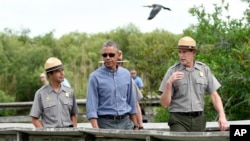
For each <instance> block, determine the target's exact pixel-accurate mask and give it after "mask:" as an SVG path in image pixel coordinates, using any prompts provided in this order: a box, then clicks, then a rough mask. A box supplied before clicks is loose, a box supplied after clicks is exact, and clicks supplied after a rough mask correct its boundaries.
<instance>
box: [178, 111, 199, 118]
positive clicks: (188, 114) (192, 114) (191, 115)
mask: <svg viewBox="0 0 250 141" xmlns="http://www.w3.org/2000/svg"><path fill="white" fill-rule="evenodd" d="M174 113H176V114H180V115H185V116H189V117H198V116H200V115H202V113H203V112H202V111H197V112H174Z"/></svg>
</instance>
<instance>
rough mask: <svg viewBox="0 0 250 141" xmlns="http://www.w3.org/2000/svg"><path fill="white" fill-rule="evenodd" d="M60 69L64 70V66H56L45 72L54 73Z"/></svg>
mask: <svg viewBox="0 0 250 141" xmlns="http://www.w3.org/2000/svg"><path fill="white" fill-rule="evenodd" d="M60 68H63V65H58V66H55V67H52V68H48V69H46V70H45V71H46V72H52V71H54V70H57V69H60Z"/></svg>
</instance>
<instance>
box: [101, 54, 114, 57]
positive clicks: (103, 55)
mask: <svg viewBox="0 0 250 141" xmlns="http://www.w3.org/2000/svg"><path fill="white" fill-rule="evenodd" d="M107 56H109V57H114V56H115V54H114V53H103V54H102V57H107Z"/></svg>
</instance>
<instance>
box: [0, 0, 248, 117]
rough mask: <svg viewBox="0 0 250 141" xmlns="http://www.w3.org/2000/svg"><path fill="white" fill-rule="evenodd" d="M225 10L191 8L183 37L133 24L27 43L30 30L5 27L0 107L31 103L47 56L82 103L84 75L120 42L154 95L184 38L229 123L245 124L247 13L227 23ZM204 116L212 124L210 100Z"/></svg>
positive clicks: (0, 40)
mask: <svg viewBox="0 0 250 141" xmlns="http://www.w3.org/2000/svg"><path fill="white" fill-rule="evenodd" d="M246 2H247V1H246ZM248 3H249V2H248ZM228 8H229V5H228V4H226V3H224V2H223V0H222V3H221V5H215V6H214V13H207V12H206V11H205V8H204V7H203V6H200V7H193V8H191V9H190V11H189V13H190V14H191V15H193V16H194V17H196V18H197V19H198V21H199V23H198V24H196V25H191V26H190V27H189V28H187V29H186V30H184V31H183V34H182V35H175V34H172V33H170V32H168V31H165V30H160V29H156V30H155V31H153V32H150V33H142V32H141V31H140V30H139V29H138V28H137V27H136V26H134V25H133V24H130V25H128V26H126V27H123V28H117V29H114V30H112V31H111V32H109V33H97V34H86V33H78V32H72V33H68V34H66V35H63V36H62V37H60V38H55V37H54V35H53V32H49V33H47V34H45V35H40V36H37V37H33V38H31V37H29V33H30V31H29V29H24V30H22V31H18V32H14V31H12V30H11V29H8V28H6V29H5V30H4V31H2V32H0V56H1V57H0V84H1V85H0V96H1V99H2V97H7V98H5V100H4V101H2V100H1V102H11V101H13V100H14V101H32V100H33V98H34V94H35V92H36V90H37V89H39V88H40V83H39V74H40V73H41V72H43V71H44V68H43V65H44V62H45V60H46V59H47V58H48V57H51V56H55V57H58V58H60V59H61V60H62V61H63V63H64V65H65V74H66V77H67V79H68V80H69V81H70V83H71V85H72V87H73V89H74V91H75V93H76V96H77V98H85V96H86V88H87V80H88V76H89V74H90V73H91V72H92V71H93V70H95V69H96V68H98V61H99V60H101V59H102V58H101V55H100V50H101V46H102V44H103V43H104V42H106V41H107V40H113V41H116V42H118V43H119V45H120V48H121V50H122V51H123V54H124V55H123V56H124V59H126V60H129V61H130V62H129V63H127V64H126V68H128V69H131V68H136V69H137V70H138V73H139V74H138V75H140V76H141V77H142V78H143V81H144V83H145V89H144V95H158V88H159V85H160V82H161V80H162V78H163V76H164V74H165V72H166V70H167V69H168V68H169V67H170V66H171V65H173V64H174V63H175V62H176V61H178V55H177V52H176V51H175V50H174V49H173V47H176V45H177V41H178V39H179V38H180V37H182V36H184V35H189V36H192V37H193V38H194V39H196V41H197V44H198V54H197V60H200V61H202V62H204V63H206V64H207V65H208V66H210V69H211V70H212V72H213V73H214V75H215V76H216V77H217V79H218V80H219V82H220V83H221V84H222V87H221V88H220V89H219V91H218V92H219V94H220V95H221V97H222V100H223V104H224V106H225V111H226V114H227V116H228V119H229V120H243V119H249V118H250V87H249V86H248V84H250V63H249V59H250V55H249V54H250V47H249V46H250V37H249V35H250V27H249V23H250V9H249V8H248V9H246V10H245V13H244V15H243V17H241V18H239V19H232V18H231V17H230V15H228V16H223V15H222V14H221V13H223V12H225V11H228ZM183 22H185V21H183ZM6 99H7V100H6ZM205 111H206V115H207V117H208V120H210V121H212V120H216V118H217V114H216V112H215V110H214V108H213V106H212V104H211V101H210V99H209V97H206V110H205ZM167 112H168V111H167V110H166V109H163V108H159V110H157V115H156V116H155V120H156V121H158V122H159V121H162V122H163V121H166V119H167V116H168V113H167Z"/></svg>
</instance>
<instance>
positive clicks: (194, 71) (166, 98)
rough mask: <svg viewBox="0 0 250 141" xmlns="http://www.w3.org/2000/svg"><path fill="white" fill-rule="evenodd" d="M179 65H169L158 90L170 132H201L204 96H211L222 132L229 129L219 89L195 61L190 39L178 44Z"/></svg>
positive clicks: (203, 116) (212, 76)
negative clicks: (166, 113) (166, 114)
mask: <svg viewBox="0 0 250 141" xmlns="http://www.w3.org/2000/svg"><path fill="white" fill-rule="evenodd" d="M177 49H178V55H179V62H178V63H176V64H174V65H173V66H171V67H170V68H169V69H168V70H167V72H166V74H165V76H164V78H163V80H162V82H161V85H160V88H159V91H160V93H161V99H160V102H161V105H162V106H163V107H164V108H168V109H169V112H170V117H169V120H168V125H169V127H170V131H180V132H186V131H188V132H189V131H204V130H205V128H206V119H205V115H204V94H205V92H208V93H209V94H210V97H211V100H212V103H213V106H214V108H215V109H216V111H217V113H218V116H219V118H218V124H219V127H220V130H221V131H224V130H226V129H227V128H228V124H227V119H226V115H225V113H224V109H223V104H222V101H221V98H220V96H219V94H218V93H217V89H218V88H219V87H220V86H221V85H220V83H219V82H218V81H217V79H216V78H215V76H214V75H213V74H212V73H211V71H210V69H209V67H208V66H207V65H206V64H204V63H202V62H199V61H195V55H196V50H197V47H196V42H195V40H194V39H192V38H191V37H188V36H186V37H183V38H181V39H180V40H179V42H178V47H177Z"/></svg>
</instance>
